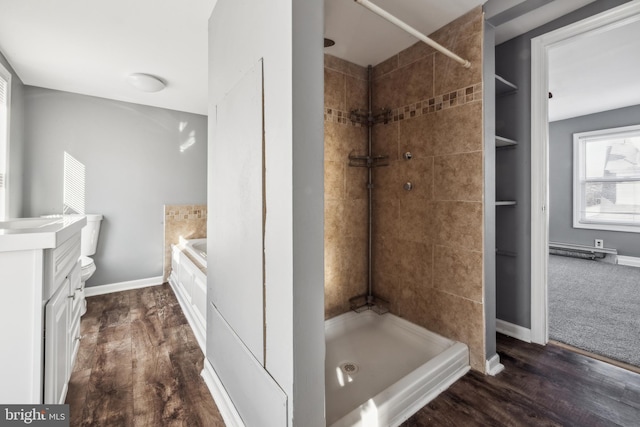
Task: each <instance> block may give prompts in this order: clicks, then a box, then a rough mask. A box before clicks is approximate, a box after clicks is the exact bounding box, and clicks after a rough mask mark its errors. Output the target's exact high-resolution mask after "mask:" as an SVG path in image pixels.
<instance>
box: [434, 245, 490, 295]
mask: <svg viewBox="0 0 640 427" xmlns="http://www.w3.org/2000/svg"><path fill="white" fill-rule="evenodd" d="M482 260H483V257H482V252H477V251H468V250H465V249H462V248H451V247H447V246H440V245H436V246H435V248H434V256H433V286H434V287H435V288H436V289H439V290H441V291H443V292H447V293H450V294H454V295H456V296H459V297H462V298H467V299H471V300H474V301H476V302H479V303H481V302H482V298H483V290H484V289H483V286H482V278H483V263H482Z"/></svg>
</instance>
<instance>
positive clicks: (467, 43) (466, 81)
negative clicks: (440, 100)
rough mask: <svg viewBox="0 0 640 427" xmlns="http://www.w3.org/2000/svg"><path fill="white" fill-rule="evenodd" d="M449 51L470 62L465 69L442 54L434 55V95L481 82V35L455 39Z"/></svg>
mask: <svg viewBox="0 0 640 427" xmlns="http://www.w3.org/2000/svg"><path fill="white" fill-rule="evenodd" d="M451 51H453V52H455V53H456V54H457V55H458V56H460V57H462V58H463V59H466V60H467V61H469V62H471V67H469V68H465V67H463V66H462V65H460V64H459V63H458V62H456V61H454V60H453V59H451V58H449V57H447V56H445V55H444V54H442V53H436V55H435V67H434V68H435V72H434V75H435V79H434V82H435V83H434V85H435V93H436V94H441V93H447V92H451V91H454V90H457V89H459V88H461V87H466V86H469V85H472V84H474V83H476V82H479V81H482V33H478V34H475V35H472V36H470V37H465V38H458V39H456V41H455V43H454V44H453V47H452V48H451Z"/></svg>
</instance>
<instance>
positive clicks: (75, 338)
mask: <svg viewBox="0 0 640 427" xmlns="http://www.w3.org/2000/svg"><path fill="white" fill-rule="evenodd" d="M81 276H82V269H81V267H80V261H78V262H77V263H76V264H75V266H74V267H73V268H72V269H71V272H70V273H69V295H70V296H71V314H70V315H69V318H70V319H71V320H70V322H69V365H68V369H69V376H71V371H73V364H74V363H75V360H76V355H77V354H78V349H79V348H80V316H81V315H82V307H83V297H84V295H83V293H82V282H81V281H80V278H81Z"/></svg>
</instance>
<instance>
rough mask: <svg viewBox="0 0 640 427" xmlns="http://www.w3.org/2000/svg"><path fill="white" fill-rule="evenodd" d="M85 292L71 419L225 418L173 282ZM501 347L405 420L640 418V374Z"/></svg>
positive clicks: (139, 422) (105, 422) (123, 423)
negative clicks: (493, 367) (481, 370)
mask: <svg viewBox="0 0 640 427" xmlns="http://www.w3.org/2000/svg"><path fill="white" fill-rule="evenodd" d="M87 301H88V310H87V314H85V316H84V317H83V318H82V325H81V331H82V335H84V339H83V341H82V343H81V345H80V351H79V354H78V359H77V362H76V365H75V367H74V371H73V373H72V376H71V382H70V385H69V392H68V394H67V403H68V404H70V411H71V423H70V425H71V426H72V427H73V426H100V427H106V426H118V427H129V426H136V427H137V426H154V427H162V426H185V427H187V426H188V427H192V426H206V427H222V426H224V422H223V420H222V417H221V416H220V414H219V412H218V409H217V407H216V405H215V403H214V402H213V399H212V398H211V395H210V394H209V391H208V389H207V388H206V386H205V384H204V382H203V380H202V378H201V377H200V372H201V370H202V361H203V355H202V352H201V351H200V348H199V347H198V344H197V342H196V339H195V337H194V336H193V333H192V332H191V329H190V328H189V325H188V324H187V321H186V319H185V318H184V315H183V314H182V311H181V309H180V306H179V304H178V302H177V301H176V299H175V296H174V294H173V292H172V291H171V288H170V287H169V286H168V285H166V284H165V285H162V286H155V287H150V288H144V289H137V290H132V291H126V292H119V293H115V294H109V295H102V296H95V297H91V298H88V299H87ZM498 352H499V353H500V359H501V361H502V363H503V364H504V365H505V370H504V371H503V372H502V373H500V374H499V375H497V376H496V377H489V376H484V375H481V374H477V373H475V372H471V373H469V374H467V375H466V376H465V377H463V378H462V379H460V380H459V381H458V382H457V383H455V384H454V385H453V386H452V387H450V388H449V389H448V390H446V391H445V392H444V393H442V394H441V395H440V396H439V397H438V398H437V399H435V400H433V401H432V402H431V403H429V404H428V405H427V406H425V407H424V408H422V409H421V410H420V411H419V412H418V413H417V414H415V415H414V416H413V417H411V418H410V419H409V420H408V421H406V422H405V423H404V424H403V427H422V426H425V427H426V426H455V427H466V426H536V427H537V426H580V427H590V426H634V427H638V426H640V374H637V373H633V372H630V371H627V370H624V369H622V368H618V367H616V366H612V365H609V364H607V363H604V362H601V361H598V360H595V359H592V358H589V357H587V356H584V355H581V354H577V353H573V352H571V351H569V350H566V349H563V348H561V347H558V346H555V345H548V346H546V347H542V346H537V345H534V344H526V343H523V342H521V341H518V340H515V339H512V338H508V337H505V336H502V335H498ZM250 427H251V426H250ZM258 427H259V426H258ZM302 427H305V426H302Z"/></svg>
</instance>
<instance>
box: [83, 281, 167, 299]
mask: <svg viewBox="0 0 640 427" xmlns="http://www.w3.org/2000/svg"><path fill="white" fill-rule="evenodd" d="M161 284H162V276H157V277H149V278H147V279H138V280H130V281H128V282H120V283H112V284H110V285H101V286H90V287H88V288H84V293H85V297H92V296H95V295H104V294H111V293H113V292H121V291H128V290H131V289H139V288H146V287H149V286H156V285H161Z"/></svg>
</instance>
